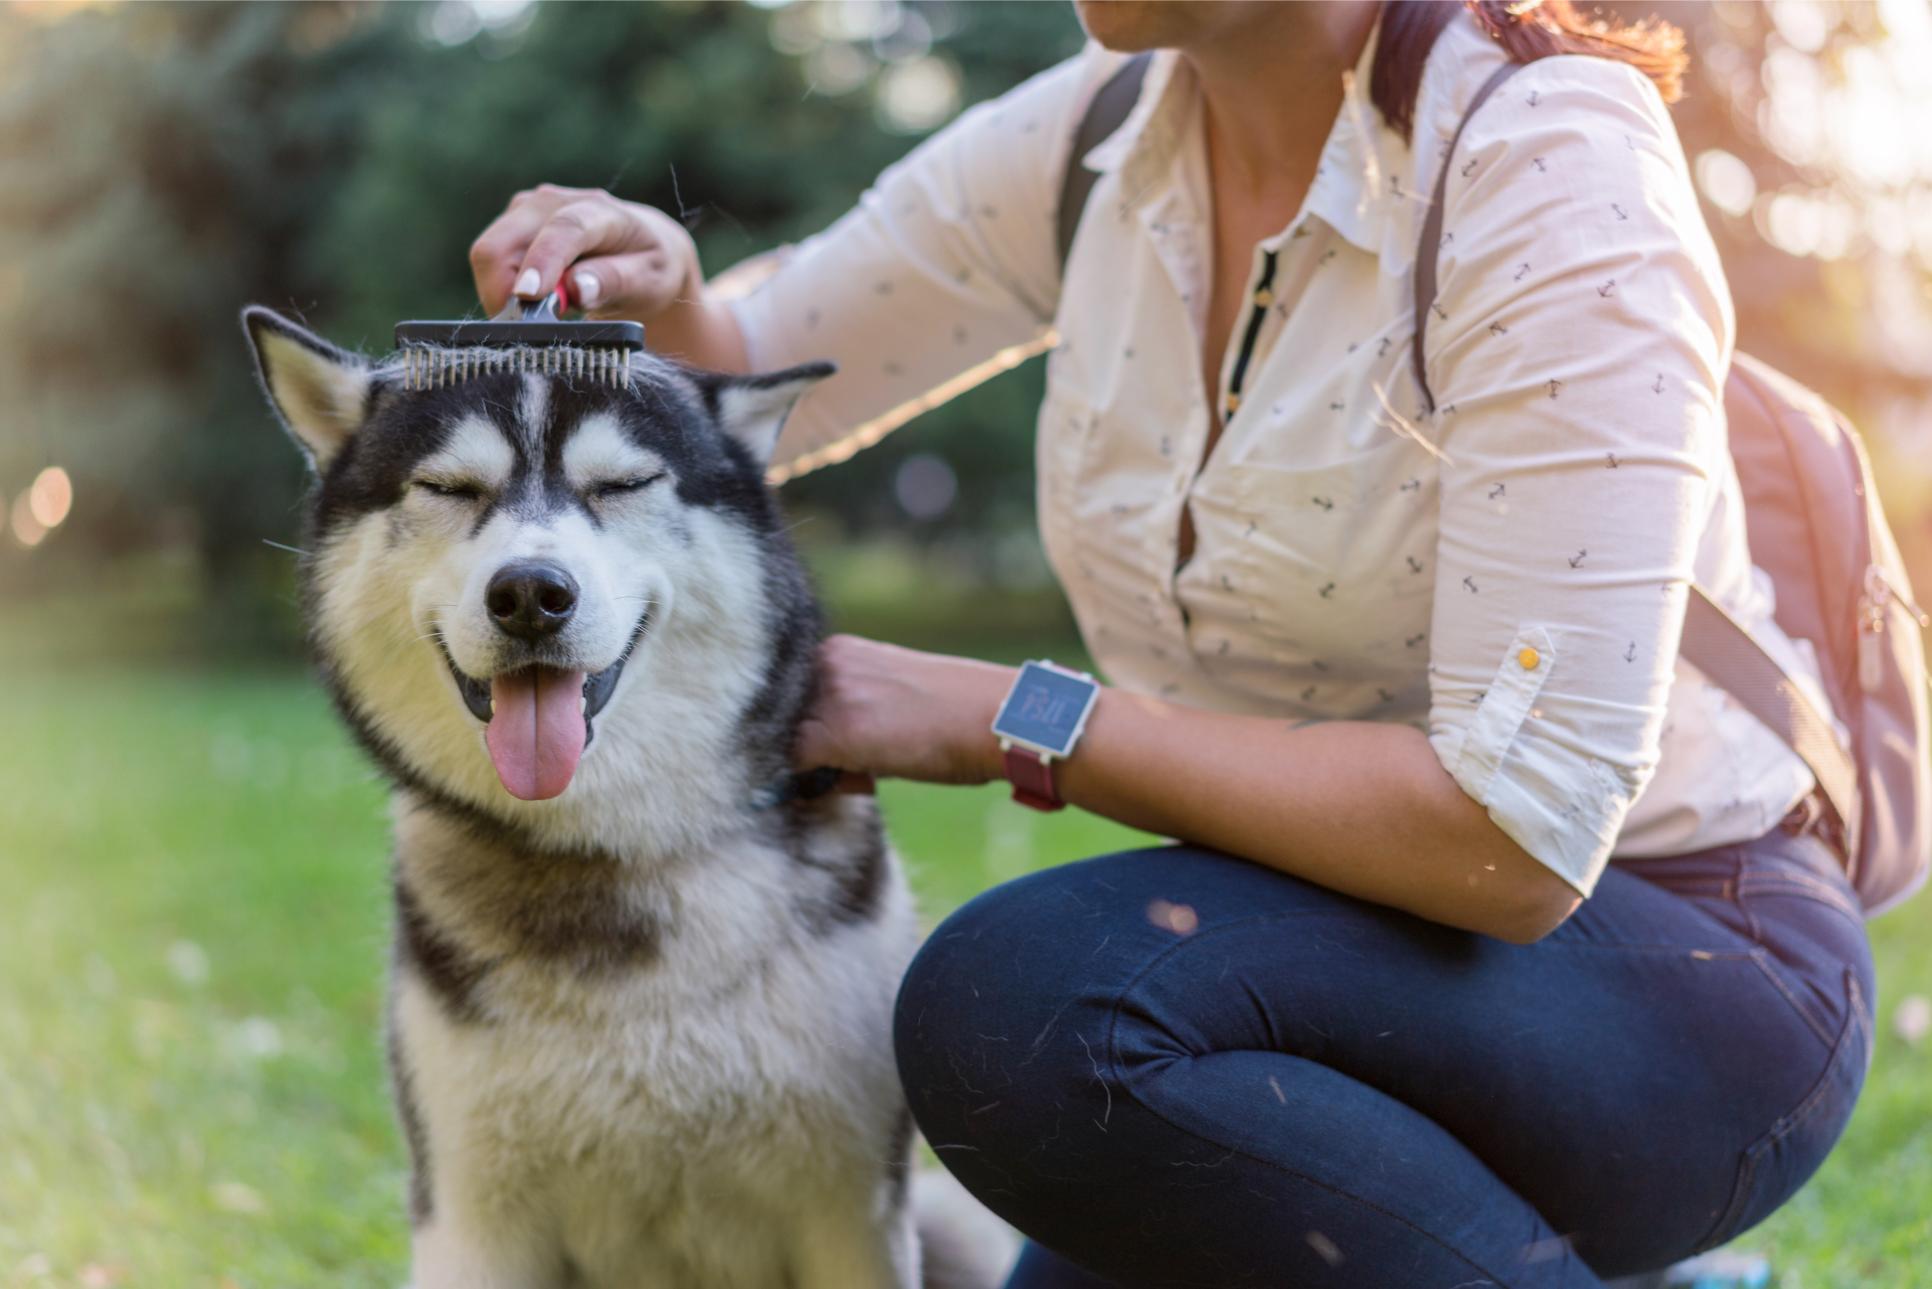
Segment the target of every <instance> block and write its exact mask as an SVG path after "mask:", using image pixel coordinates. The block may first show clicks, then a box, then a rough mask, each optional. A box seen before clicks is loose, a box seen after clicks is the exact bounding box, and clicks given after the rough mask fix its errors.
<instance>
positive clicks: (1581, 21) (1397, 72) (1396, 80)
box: [1369, 0, 1690, 139]
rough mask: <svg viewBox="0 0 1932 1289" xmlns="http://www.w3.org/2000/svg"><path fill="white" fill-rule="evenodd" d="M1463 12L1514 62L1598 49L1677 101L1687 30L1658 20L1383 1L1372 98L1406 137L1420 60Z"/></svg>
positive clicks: (1501, 2)
mask: <svg viewBox="0 0 1932 1289" xmlns="http://www.w3.org/2000/svg"><path fill="white" fill-rule="evenodd" d="M1465 11H1467V12H1468V13H1469V14H1471V15H1473V16H1474V18H1475V20H1476V21H1477V22H1478V23H1480V24H1481V25H1482V28H1483V30H1484V31H1486V32H1488V33H1489V37H1490V39H1492V40H1494V41H1495V42H1496V43H1497V44H1499V45H1501V46H1502V47H1503V49H1504V51H1505V52H1506V53H1508V54H1509V56H1510V57H1511V58H1512V59H1514V60H1515V61H1517V62H1519V63H1529V62H1534V61H1536V60H1537V59H1539V58H1548V57H1549V56H1550V55H1552V54H1595V55H1596V56H1597V57H1599V58H1614V59H1616V60H1617V61H1618V62H1622V63H1629V64H1630V65H1631V66H1632V67H1634V68H1636V69H1637V70H1638V71H1640V72H1642V73H1643V74H1644V75H1646V76H1648V77H1649V78H1650V79H1651V80H1653V81H1655V82H1656V84H1657V90H1658V92H1659V93H1661V94H1662V95H1663V96H1664V102H1666V103H1674V102H1676V101H1677V96H1678V94H1679V93H1681V92H1682V89H1683V76H1684V68H1685V66H1686V65H1687V64H1688V63H1689V61H1690V56H1689V55H1688V54H1686V53H1685V52H1684V33H1683V32H1681V31H1679V30H1678V29H1677V28H1675V27H1673V26H1671V25H1670V24H1669V23H1667V22H1663V21H1660V20H1658V19H1655V18H1650V19H1646V20H1645V21H1643V22H1639V23H1634V24H1632V23H1620V22H1617V21H1615V20H1613V19H1608V18H1603V17H1591V18H1586V17H1584V16H1583V15H1582V14H1580V13H1578V12H1577V11H1576V7H1575V6H1574V5H1573V4H1571V2H1570V0H1507V2H1506V0H1463V3H1462V4H1460V5H1457V4H1445V3H1441V2H1440V0H1383V3H1382V30H1381V35H1380V36H1378V37H1377V39H1376V46H1375V67H1374V69H1373V70H1372V71H1371V72H1370V74H1369V98H1370V100H1371V101H1372V102H1373V103H1374V104H1375V106H1376V109H1377V110H1378V111H1380V112H1381V113H1382V119H1383V120H1384V121H1387V122H1388V123H1389V126H1390V128H1391V129H1394V130H1395V131H1396V132H1397V133H1399V134H1400V135H1401V136H1402V137H1403V138H1404V139H1406V138H1408V137H1409V135H1410V132H1411V130H1412V129H1413V128H1414V126H1415V96H1416V90H1417V89H1419V88H1420V87H1421V85H1422V65H1423V63H1424V62H1426V61H1427V60H1428V57H1429V50H1430V49H1431V48H1432V47H1433V46H1434V45H1435V43H1436V37H1437V36H1439V35H1441V34H1442V29H1443V28H1444V27H1447V26H1448V25H1449V24H1450V23H1451V22H1453V21H1455V20H1456V19H1457V18H1459V17H1460V16H1461V15H1462V13H1463V12H1465Z"/></svg>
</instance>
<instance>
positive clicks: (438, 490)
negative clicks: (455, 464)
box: [411, 479, 483, 501]
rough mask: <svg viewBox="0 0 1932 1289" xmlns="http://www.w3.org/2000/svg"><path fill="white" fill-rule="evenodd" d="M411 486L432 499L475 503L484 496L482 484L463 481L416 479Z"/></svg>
mask: <svg viewBox="0 0 1932 1289" xmlns="http://www.w3.org/2000/svg"><path fill="white" fill-rule="evenodd" d="M411 486H413V487H417V488H421V489H422V490H423V491H424V492H426V493H428V494H430V495H431V496H432V497H453V498H455V499H456V500H458V501H475V500H477V499H478V498H479V497H481V496H482V495H483V486H482V485H481V484H476V483H470V482H467V481H465V480H462V479H415V480H412V481H411Z"/></svg>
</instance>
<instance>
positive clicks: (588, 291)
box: [570, 269, 603, 309]
mask: <svg viewBox="0 0 1932 1289" xmlns="http://www.w3.org/2000/svg"><path fill="white" fill-rule="evenodd" d="M570 281H571V283H572V284H573V285H575V286H576V288H577V304H578V307H579V308H584V309H589V308H593V307H595V305H596V304H597V297H598V295H599V294H600V293H601V292H602V291H603V288H602V287H600V286H598V285H597V275H596V274H595V273H592V272H591V271H590V270H589V269H585V270H584V271H583V272H581V273H572V274H571V275H570Z"/></svg>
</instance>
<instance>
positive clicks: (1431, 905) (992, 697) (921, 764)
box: [798, 636, 1581, 943]
mask: <svg viewBox="0 0 1932 1289" xmlns="http://www.w3.org/2000/svg"><path fill="white" fill-rule="evenodd" d="M820 659H821V692H820V699H819V705H818V707H817V709H816V710H815V711H814V714H813V717H812V719H810V720H809V721H807V722H806V725H805V728H804V729H803V731H802V732H801V735H800V741H799V748H798V763H799V764H800V765H839V766H846V767H853V768H861V767H862V768H863V769H864V770H865V771H867V772H868V773H872V774H876V775H888V776H897V777H905V778H913V779H924V780H928V781H935V782H944V783H984V782H988V781H990V780H993V779H997V778H999V777H1001V774H1002V769H1001V763H1000V752H999V746H998V741H997V740H996V739H995V738H994V736H993V734H992V732H991V729H990V727H991V725H992V722H993V716H994V714H995V713H996V712H997V711H998V709H999V704H1000V701H1001V700H1002V699H1003V698H1004V697H1005V696H1006V691H1007V689H1008V688H1009V687H1010V686H1011V684H1012V682H1013V676H1014V671H1013V669H1012V668H1010V667H1001V666H996V665H994V664H991V663H983V662H976V661H972V660H969V659H963V658H948V657H943V656H940V655H937V654H927V653H918V652H915V651H913V650H910V649H901V648H899V647H897V646H894V645H888V644H881V643H878V642H876V641H871V640H861V639H857V638H855V637H851V636H834V637H833V638H831V639H830V640H828V641H826V643H825V646H824V648H823V650H822V651H821V654H820ZM1055 781H1056V783H1057V784H1058V785H1059V787H1060V791H1061V793H1062V795H1063V796H1064V797H1065V798H1066V799H1067V800H1068V801H1069V802H1072V803H1073V804H1075V805H1078V806H1082V807H1085V808H1086V809H1088V810H1091V811H1093V812H1094V813H1096V814H1100V815H1105V816H1107V817H1108V818H1110V819H1115V820H1118V821H1119V822H1121V823H1124V824H1128V825H1130V826H1132V827H1136V828H1142V829H1145V830H1147V831H1148V832H1152V833H1158V834H1160V835H1162V836H1166V837H1176V838H1181V839H1184V840H1187V841H1190V842H1195V843H1198V844H1201V845H1206V846H1212V847H1215V848H1216V849H1219V850H1225V851H1227V852H1229V853H1230V854H1235V855H1241V856H1244V857H1245V858H1248V859H1252V860H1255V861H1257V862H1259V863H1263V864H1266V865H1268V866H1269V867H1271V868H1278V869H1280V870H1282V871H1283V872H1287V873H1293V874H1295V875H1296V876H1298V877H1303V878H1306V879H1308V880H1309V881H1312V882H1318V883H1320V884H1321V885H1323V886H1327V887H1330V888H1332V889H1334V890H1338V891H1342V892H1344V893H1346V894H1349V895H1354V896H1357V897H1359V898H1361V899H1365V900H1370V901H1373V902H1374V903H1377V904H1387V905H1390V906H1392V907H1394V908H1399V909H1405V910H1407V911H1408V912H1410V913H1414V914H1416V915H1417V916H1418V917H1423V918H1427V919H1429V920H1430V921H1432V922H1442V923H1446V924H1448V925H1450V926H1457V927H1462V928H1465V929H1467V930H1471V931H1480V932H1482V933H1484V934H1486V935H1492V936H1495V937H1497V938H1499V939H1504V940H1510V941H1514V942H1516V943H1528V942H1529V941H1532V940H1535V939H1538V938H1540V937H1541V936H1543V935H1546V934H1548V933H1549V932H1550V931H1551V930H1553V929H1554V928H1555V927H1557V926H1558V925H1559V924H1561V923H1562V921H1563V919H1564V918H1566V917H1568V916H1569V914H1570V912H1571V910H1573V909H1574V908H1575V907H1576V906H1577V905H1578V904H1579V903H1581V898H1580V897H1579V896H1578V895H1577V893H1576V891H1574V890H1572V889H1571V888H1570V886H1569V885H1568V884H1567V883H1566V882H1564V881H1563V879H1561V878H1560V877H1558V876H1557V875H1556V874H1555V873H1553V872H1552V871H1551V870H1550V869H1548V868H1547V867H1545V866H1544V865H1542V864H1540V863H1538V862H1537V861H1536V860H1535V859H1533V858H1531V857H1530V856H1529V855H1528V854H1527V853H1526V852H1525V851H1524V850H1523V849H1522V848H1521V847H1520V846H1518V845H1517V844H1516V843H1515V842H1514V841H1512V840H1510V838H1509V837H1508V836H1507V835H1505V834H1504V833H1503V831H1502V830H1501V829H1500V828H1498V827H1497V826H1496V824H1495V823H1494V822H1492V821H1491V820H1490V818H1489V816H1488V815H1487V814H1486V813H1485V812H1484V810H1483V807H1482V806H1480V805H1478V804H1477V803H1476V802H1475V801H1473V800H1471V799H1470V797H1469V796H1468V795H1467V794H1466V793H1465V792H1464V791H1463V790H1462V789H1461V788H1460V787H1458V786H1457V784H1456V783H1455V781H1454V780H1453V779H1451V778H1450V777H1449V775H1448V773H1447V772H1445V771H1444V769H1443V767H1442V763H1441V762H1440V761H1439V760H1438V759H1437V757H1436V754H1435V751H1434V750H1433V749H1432V748H1431V747H1430V745H1429V740H1428V738H1427V736H1426V735H1424V734H1423V733H1422V732H1421V731H1419V730H1415V729H1411V728H1409V727H1408V726H1400V725H1385V724H1378V723H1374V722H1366V721H1335V722H1329V723H1325V724H1309V725H1302V726H1295V725H1291V724H1289V723H1287V722H1284V721H1280V720H1276V719H1273V718H1269V717H1261V716H1236V715H1227V714H1223V713H1218V712H1205V711H1199V710H1196V709H1193V708H1188V707H1181V706H1177V705H1175V704H1172V703H1166V702H1162V701H1160V700H1158V699H1154V698H1149V697H1145V696H1143V695H1139V694H1131V693H1128V692H1126V691H1124V690H1118V689H1107V690H1104V691H1103V692H1102V693H1101V696H1100V698H1099V700H1098V702H1096V704H1095V706H1094V710H1093V714H1092V716H1091V717H1090V718H1089V719H1088V722H1087V730H1086V734H1085V736H1084V737H1083V738H1082V739H1081V741H1080V746H1079V748H1078V749H1077V751H1076V752H1075V753H1074V755H1073V756H1072V757H1071V758H1070V759H1069V760H1067V761H1065V762H1063V763H1059V764H1057V765H1056V767H1055ZM1018 808H1019V807H1017V806H1016V807H1015V809H1018Z"/></svg>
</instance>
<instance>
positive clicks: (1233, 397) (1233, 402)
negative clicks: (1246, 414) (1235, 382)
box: [1227, 394, 1241, 416]
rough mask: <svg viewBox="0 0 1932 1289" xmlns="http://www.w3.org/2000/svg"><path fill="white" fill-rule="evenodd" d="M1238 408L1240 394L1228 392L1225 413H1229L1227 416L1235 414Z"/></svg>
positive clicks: (1239, 406) (1239, 405)
mask: <svg viewBox="0 0 1932 1289" xmlns="http://www.w3.org/2000/svg"><path fill="white" fill-rule="evenodd" d="M1240 408H1241V395H1239V394H1229V395H1228V407H1227V415H1229V416H1233V415H1234V414H1235V412H1237V411H1239V410H1240Z"/></svg>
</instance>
